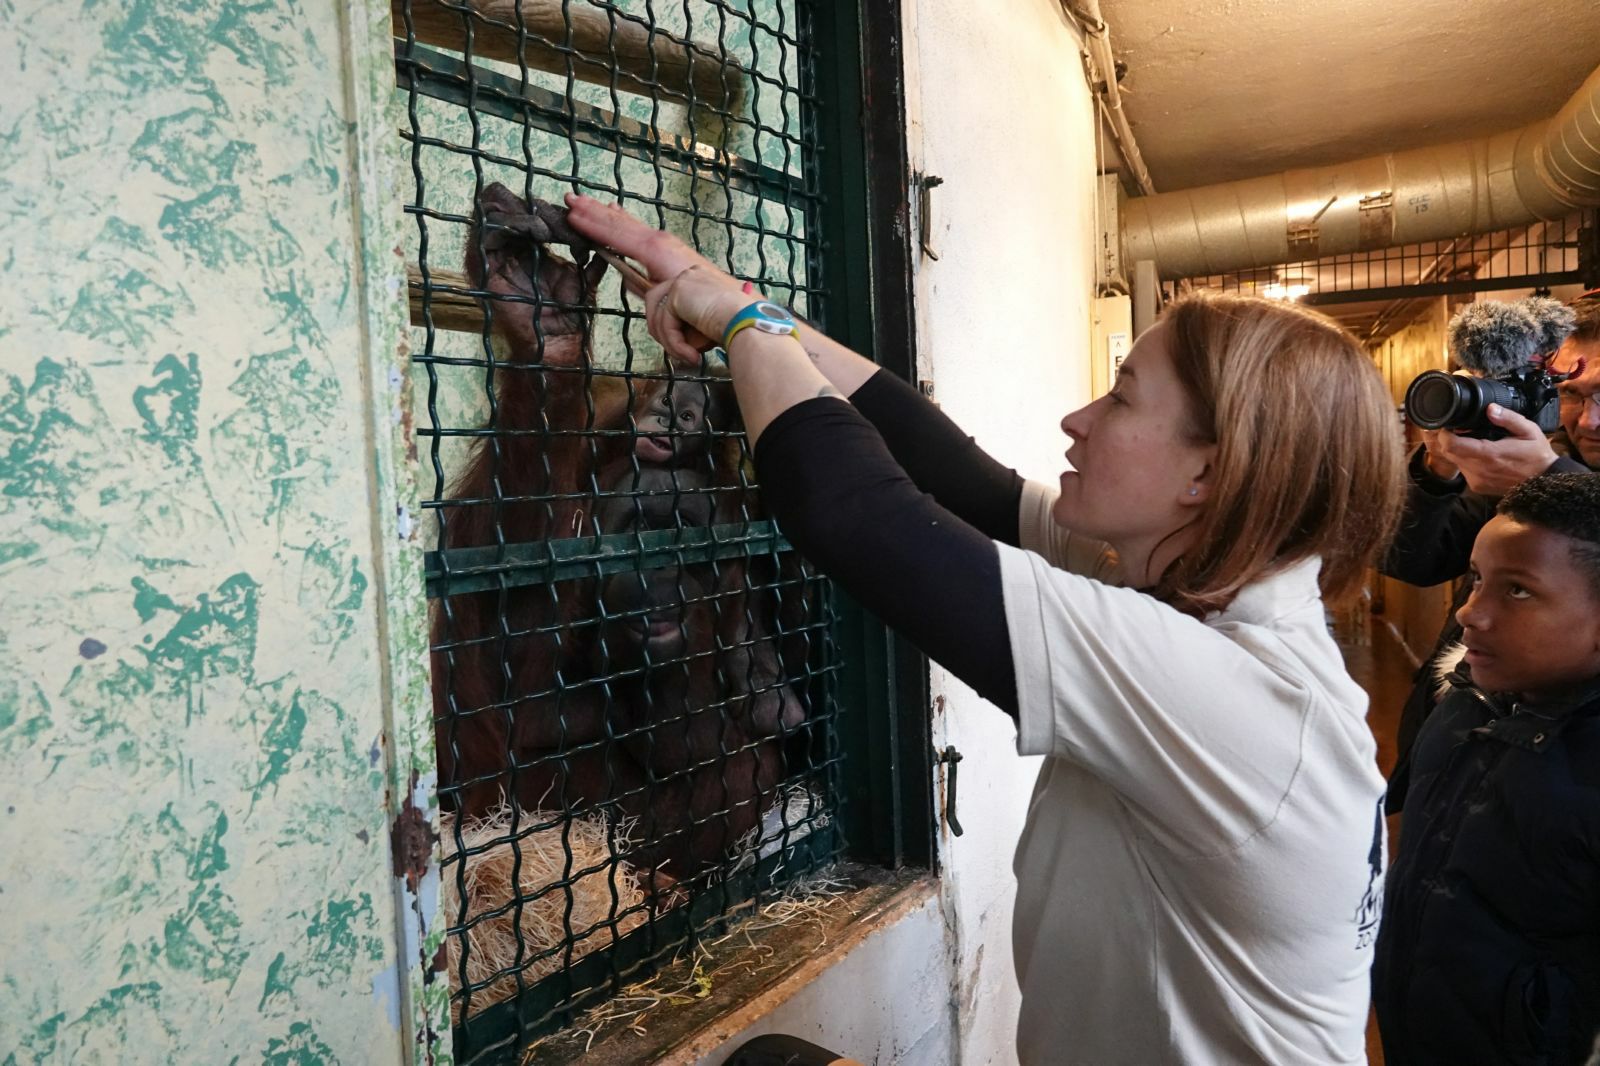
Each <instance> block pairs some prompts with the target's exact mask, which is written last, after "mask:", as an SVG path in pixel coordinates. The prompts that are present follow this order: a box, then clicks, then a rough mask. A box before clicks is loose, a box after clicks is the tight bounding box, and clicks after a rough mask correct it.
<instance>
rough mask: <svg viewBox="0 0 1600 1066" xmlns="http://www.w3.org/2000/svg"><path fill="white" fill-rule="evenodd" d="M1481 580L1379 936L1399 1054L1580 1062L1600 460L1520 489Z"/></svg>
mask: <svg viewBox="0 0 1600 1066" xmlns="http://www.w3.org/2000/svg"><path fill="white" fill-rule="evenodd" d="M1471 578H1472V590H1471V594H1470V595H1469V596H1468V598H1467V601H1466V603H1465V604H1464V605H1463V606H1462V608H1461V610H1460V611H1459V612H1458V613H1457V618H1458V620H1459V621H1460V623H1461V626H1462V646H1463V651H1462V654H1460V655H1458V656H1455V657H1452V658H1451V659H1450V660H1448V661H1447V665H1446V666H1445V668H1444V670H1442V671H1441V672H1442V673H1443V674H1444V675H1445V676H1443V677H1441V679H1440V682H1441V688H1442V694H1441V696H1440V699H1439V703H1438V705H1437V707H1436V708H1435V710H1434V712H1433V714H1432V715H1431V716H1430V717H1429V718H1428V720H1427V722H1426V723H1425V724H1424V726H1423V728H1422V731H1421V733H1420V734H1419V735H1418V737H1417V742H1416V747H1415V748H1414V750H1413V753H1412V770H1411V780H1410V785H1409V789H1408V792H1407V795H1406V799H1405V820H1404V822H1403V824H1402V828H1401V832H1400V848H1399V854H1398V856H1397V857H1396V860H1395V864H1394V867H1393V869H1392V870H1391V871H1390V874H1389V881H1388V891H1387V899H1386V901H1385V904H1384V911H1383V924H1382V927H1381V929H1380V931H1379V934H1378V945H1377V956H1376V959H1375V962H1374V966H1373V999H1374V1003H1375V1005H1376V1007H1377V1011H1378V1024H1379V1028H1380V1030H1381V1032H1382V1036H1383V1050H1384V1058H1385V1061H1386V1062H1387V1063H1388V1066H1410V1064H1435V1063H1438V1064H1449V1066H1471V1064H1475V1063H1483V1064H1489V1063H1493V1064H1495V1066H1504V1064H1514V1063H1527V1064H1534V1063H1538V1064H1552V1066H1554V1064H1568V1063H1579V1064H1581V1063H1583V1062H1584V1061H1585V1060H1586V1059H1587V1057H1588V1055H1589V1053H1590V1050H1591V1049H1592V1048H1593V1046H1594V1042H1595V1038H1596V1033H1597V1030H1600V474H1545V475H1542V476H1539V477H1534V478H1530V479H1529V480H1527V481H1525V482H1523V483H1522V484H1521V485H1519V486H1518V487H1517V488H1515V489H1513V490H1512V491H1511V492H1510V493H1508V494H1507V495H1506V496H1505V497H1504V499H1502V500H1501V502H1500V506H1499V508H1498V511H1497V514H1496V516H1495V517H1494V518H1493V519H1492V520H1491V521H1490V522H1489V523H1488V524H1487V525H1485V526H1484V527H1483V530H1482V532H1480V533H1479V534H1478V538H1477V541H1476V543H1475V544H1474V546H1473V549H1472V569H1471Z"/></svg>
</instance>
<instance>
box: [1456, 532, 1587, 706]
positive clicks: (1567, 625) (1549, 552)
mask: <svg viewBox="0 0 1600 1066" xmlns="http://www.w3.org/2000/svg"><path fill="white" fill-rule="evenodd" d="M1575 544H1576V542H1575V541H1574V540H1573V539H1572V538H1571V537H1568V536H1566V535H1565V534H1562V533H1557V532H1555V531H1553V530H1550V529H1546V528H1544V527H1543V526H1534V525H1527V524H1525V523H1522V522H1518V521H1517V520H1516V519H1513V518H1509V517H1507V516H1505V515H1496V516H1495V517H1494V519H1493V520H1492V521H1491V522H1490V523H1489V524H1488V525H1486V526H1484V527H1483V529H1482V530H1481V531H1480V532H1479V533H1478V539H1477V542H1476V543H1474V544H1473V546H1472V571H1471V580H1472V594H1471V595H1470V596H1469V597H1468V598H1467V602H1466V603H1465V604H1463V605H1462V607H1461V609H1460V610H1459V611H1457V612H1456V620H1457V621H1459V622H1460V623H1461V625H1462V628H1463V633H1462V635H1461V641H1462V643H1463V644H1465V645H1466V648H1467V655H1466V663H1467V665H1468V666H1469V667H1471V669H1472V679H1473V681H1475V682H1477V684H1478V685H1479V686H1480V687H1481V688H1484V689H1487V690H1489V691H1491V692H1515V693H1519V694H1521V695H1523V696H1526V697H1532V698H1535V699H1537V698H1538V697H1540V696H1543V695H1554V694H1556V693H1559V692H1560V691H1561V690H1563V689H1566V688H1570V687H1571V686H1573V685H1577V684H1581V683H1583V682H1585V681H1588V680H1589V679H1591V678H1593V677H1596V676H1600V593H1597V592H1596V591H1595V589H1594V587H1593V585H1592V584H1591V582H1590V580H1589V577H1588V575H1587V574H1586V573H1585V572H1584V571H1583V569H1582V568H1581V567H1580V566H1579V565H1578V563H1577V560H1576V559H1575V558H1574V557H1573V548H1574V546H1575Z"/></svg>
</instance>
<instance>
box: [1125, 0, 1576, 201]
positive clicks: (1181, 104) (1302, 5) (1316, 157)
mask: <svg viewBox="0 0 1600 1066" xmlns="http://www.w3.org/2000/svg"><path fill="white" fill-rule="evenodd" d="M1100 7H1101V12H1102V14H1103V15H1104V17H1105V20H1106V22H1107V24H1108V25H1109V26H1110V29H1111V41H1112V45H1113V47H1114V48H1115V50H1116V55H1117V58H1118V59H1120V60H1122V61H1124V62H1126V63H1127V65H1128V73H1127V75H1126V77H1124V79H1123V81H1122V90H1123V106H1124V107H1125V109H1126V111H1127V114H1128V117H1129V119H1130V121H1131V122H1132V124H1133V129H1134V135H1135V137H1136V138H1137V139H1138V143H1139V148H1140V150H1141V151H1142V152H1143V154H1144V158H1145V161H1146V163H1147V164H1148V166H1149V169H1150V174H1151V177H1152V178H1153V179H1154V181H1155V185H1156V188H1157V189H1159V190H1161V191H1162V192H1169V191H1172V190H1176V189H1184V188H1190V187H1193V186H1197V185H1207V184H1211V183H1212V182H1218V181H1229V180H1232V179H1235V178H1246V177H1254V176H1257V175H1263V174H1272V173H1275V172H1277V171H1280V170H1285V169H1289V168H1293V167H1306V166H1320V165H1324V164H1329V163H1337V162H1339V161H1341V160H1347V159H1356V158H1360V157H1362V156H1368V155H1375V154H1378V153H1381V152H1385V151H1390V150H1398V149H1405V148H1414V147H1419V146H1422V145H1427V144H1437V143H1443V142H1447V141H1454V140H1459V139H1461V138H1465V137H1475V136H1480V135H1483V134H1490V133H1498V132H1500V131H1502V130H1507V129H1511V128H1513V127H1516V126H1520V125H1522V124H1523V123H1526V122H1530V121H1532V120H1534V119H1538V118H1544V117H1547V116H1549V115H1551V114H1554V113H1555V111H1556V110H1557V109H1558V108H1560V107H1561V105H1562V104H1563V103H1565V102H1566V100H1567V98H1568V97H1569V96H1571V95H1572V92H1573V91H1574V90H1575V89H1576V88H1577V87H1578V86H1579V84H1581V83H1582V82H1583V80H1584V78H1585V77H1587V76H1588V74H1589V73H1590V71H1592V70H1594V69H1595V67H1596V66H1600V0H1100Z"/></svg>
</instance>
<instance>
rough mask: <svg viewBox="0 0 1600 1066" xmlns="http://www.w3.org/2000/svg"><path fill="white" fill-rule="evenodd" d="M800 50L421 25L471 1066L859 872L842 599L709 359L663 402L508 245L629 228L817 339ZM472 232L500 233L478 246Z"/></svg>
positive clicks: (420, 325)
mask: <svg viewBox="0 0 1600 1066" xmlns="http://www.w3.org/2000/svg"><path fill="white" fill-rule="evenodd" d="M810 21H811V11H810V8H809V6H808V5H807V4H805V3H802V2H798V0H745V2H741V3H733V2H722V0H682V2H680V3H673V4H666V3H652V2H645V0H630V2H627V3H618V4H611V3H602V2H598V0H521V2H520V3H519V2H514V0H473V2H470V3H454V2H449V0H398V2H397V3H396V6H395V37H396V40H395V55H396V75H397V83H398V86H399V90H400V92H401V93H402V94H403V96H404V98H405V101H406V110H407V120H406V125H405V126H404V128H402V130H401V131H400V135H401V137H402V138H403V140H404V143H405V145H406V147H407V148H408V150H409V152H410V160H411V174H412V188H411V191H410V196H409V202H408V203H407V205H406V210H407V212H408V213H409V214H410V216H411V217H412V218H413V219H414V220H415V222H416V227H415V233H414V236H413V238H412V242H411V245H410V247H409V248H408V249H407V250H406V251H407V255H408V259H409V261H410V263H411V264H412V270H411V275H412V285H411V296H412V320H413V326H414V331H413V332H414V335H413V352H414V353H415V354H414V358H413V373H414V376H415V381H414V383H413V384H414V385H415V394H416V396H417V397H418V401H419V402H418V405H417V406H418V408H419V410H418V411H417V412H416V417H417V421H418V426H417V430H416V432H417V437H418V439H419V442H420V445H421V446H422V447H423V448H425V449H426V455H425V456H422V457H421V460H422V462H423V463H424V464H425V470H426V471H428V472H430V473H431V478H430V479H427V481H428V482H429V484H428V496H429V498H428V499H427V500H425V502H424V508H425V510H426V512H427V516H428V519H429V521H428V522H427V533H428V535H429V537H430V539H431V543H430V548H431V550H430V552H429V554H428V560H427V576H428V590H429V595H430V598H431V604H432V608H433V633H432V644H431V646H432V655H433V676H434V694H435V707H434V712H435V719H436V737H437V741H438V747H439V764H440V765H439V769H440V776H439V781H438V793H439V797H440V801H441V806H442V808H443V809H444V811H445V812H446V817H445V829H444V834H445V840H444V842H443V843H444V847H443V850H444V854H445V856H446V858H445V862H444V865H443V870H442V877H443V882H444V898H445V913H444V921H445V922H446V941H447V951H446V958H445V959H444V960H443V961H444V963H445V966H446V971H447V972H446V973H443V974H438V975H435V976H434V977H433V979H448V980H449V981H450V982H451V988H452V1005H453V1011H454V1016H455V1021H456V1033H455V1050H456V1057H457V1060H458V1061H461V1062H475V1061H488V1060H490V1059H495V1058H501V1057H504V1056H505V1055H506V1054H507V1053H508V1052H510V1051H515V1049H517V1048H519V1047H521V1046H523V1045H524V1044H526V1043H527V1042H528V1041H529V1040H530V1039H532V1038H534V1037H536V1036H538V1035H541V1034H543V1033H546V1032H549V1031H551V1030H552V1029H554V1028H557V1027H559V1026H561V1025H563V1024H565V1023H566V1022H568V1021H570V1020H571V1018H572V1017H573V1016H574V1015H575V1013H576V1012H577V1011H579V1010H582V1009H584V1008H586V1007H588V1006H590V1005H592V1004H594V1003H597V1002H599V1001H600V1000H602V999H604V998H605V997H608V996H611V995H614V994H615V993H616V992H617V991H618V990H620V989H621V988H623V987H624V986H625V985H627V984H628V983H629V982H631V981H633V980H637V979H639V978H641V977H643V976H645V975H646V974H647V973H648V972H649V971H650V969H651V968H652V967H653V966H655V965H657V964H658V963H660V962H663V961H665V960H667V959H669V958H671V957H673V956H674V955H675V954H676V953H678V952H679V951H680V950H681V949H683V948H684V946H685V945H688V944H692V943H693V941H694V940H695V939H696V938H697V937H699V936H703V935H705V934H706V933H707V932H708V931H709V930H711V929H713V928H714V927H715V926H716V925H717V924H718V922H719V921H721V920H722V919H723V917H724V916H725V915H727V914H728V913H729V912H730V911H731V910H733V909H734V908H735V907H736V906H737V905H739V904H742V903H745V902H748V901H750V900H752V899H756V900H759V899H760V898H761V897H762V896H763V895H765V894H769V893H774V892H777V891H781V890H782V888H783V887H784V886H785V885H786V884H788V883H790V882H792V881H794V880H796V879H800V878H803V877H806V876H807V875H809V874H811V873H813V872H815V871H816V870H817V869H818V868H820V867H822V866H824V865H826V864H828V863H831V862H832V861H834V860H835V859H836V858H838V857H839V855H840V853H841V851H842V847H843V844H842V840H841V836H840V831H839V820H838V818H837V817H836V814H837V812H836V810H835V809H834V804H835V799H834V797H836V796H837V795H838V793H839V788H838V773H839V765H840V760H841V753H840V751H839V746H838V740H837V736H836V731H835V719H836V715H837V712H836V706H837V701H836V699H835V692H836V688H837V674H838V671H839V662H838V654H837V650H836V648H835V646H834V643H833V639H832V636H831V633H832V627H833V625H834V623H835V621H836V616H835V606H834V602H833V599H832V593H831V591H830V589H829V587H828V585H827V583H826V582H825V581H824V580H823V579H821V578H820V577H819V576H818V575H817V574H816V573H815V572H814V571H812V570H811V569H810V568H809V567H808V566H807V565H806V563H805V562H804V560H802V559H801V558H799V557H798V556H797V555H795V554H794V553H793V552H792V551H791V550H790V549H789V546H788V544H787V543H786V542H785V541H784V540H783V537H782V532H781V530H779V529H778V528H776V526H775V525H774V523H772V522H771V521H770V519H769V518H768V516H767V514H766V512H765V511H764V510H763V508H762V506H761V501H760V493H759V488H758V486H757V485H756V484H755V483H754V480H753V466H752V463H751V457H750V454H749V449H748V445H747V443H746V441H745V438H744V435H743V433H742V431H741V430H740V429H739V427H738V425H737V423H736V422H734V421H732V420H731V419H730V417H729V415H730V411H729V410H727V408H728V407H730V406H731V405H729V404H728V403H727V395H726V394H727V392H728V386H727V382H726V379H725V377H724V375H723V374H722V373H721V368H720V366H719V365H718V363H717V360H716V359H715V358H714V357H713V358H709V359H708V360H707V363H706V365H705V366H703V367H702V368H700V369H699V370H697V371H694V372H683V371H673V370H670V369H669V368H668V367H666V366H665V365H664V363H663V360H662V358H661V353H660V351H659V349H658V348H657V347H656V346H655V344H654V343H653V342H652V341H651V340H650V338H649V337H648V335H647V333H646V331H645V329H644V321H643V315H642V308H641V306H640V304H639V302H638V300H637V299H636V298H635V297H633V296H631V295H629V294H627V293H625V292H624V291H623V290H622V288H621V286H620V284H619V281H618V279H617V277H616V274H615V272H614V271H607V272H606V273H605V274H604V275H602V276H600V277H599V279H598V281H597V282H595V281H593V280H592V278H591V277H586V276H585V275H584V273H583V272H582V270H581V269H580V264H579V263H578V262H569V260H581V259H582V253H581V251H574V250H573V249H571V248H568V247H563V246H560V245H559V244H554V243H552V244H540V243H539V242H538V241H537V240H536V239H535V238H534V237H533V236H530V233H531V232H532V230H530V229H529V228H528V227H527V226H522V227H521V228H519V224H517V223H512V224H505V219H507V218H510V217H513V216H515V217H518V218H520V217H522V216H520V215H518V214H517V213H518V211H527V212H531V211H532V210H533V209H532V207H531V206H530V205H532V203H533V201H534V200H535V198H537V199H539V200H544V201H548V202H551V203H556V204H559V203H560V198H561V194H562V193H563V192H565V191H569V190H573V191H581V192H586V193H589V194H590V195H594V196H597V197H601V198H606V199H612V200H619V201H621V202H622V203H623V204H624V205H625V206H626V207H627V209H628V210H630V211H632V212H634V213H635V214H637V215H638V216H639V217H641V218H643V219H645V220H647V221H649V222H651V223H652V224H654V225H656V226H659V227H661V228H665V229H668V230H670V231H672V232H674V233H676V234H678V235H679V236H681V237H682V238H683V239H684V240H686V241H687V242H688V243H690V244H691V245H693V246H694V247H695V248H697V249H699V250H700V251H701V253H702V254H704V255H706V256H707V257H708V258H710V259H712V261H713V262H716V263H718V264H719V265H720V266H722V267H723V269H725V270H727V271H728V272H729V273H730V274H733V275H735V276H737V277H741V278H747V279H750V280H752V281H754V282H755V283H756V285H757V286H758V287H760V288H761V289H762V290H763V291H764V292H766V293H767V294H768V295H770V296H771V297H772V298H774V299H777V300H780V301H784V302H787V303H789V304H791V305H792V306H794V307H795V308H796V309H797V310H798V311H801V312H802V313H807V312H808V310H809V309H810V308H813V307H815V308H817V309H818V310H820V306H821V301H820V299H817V298H818V297H820V296H821V294H822V290H821V289H820V288H819V286H820V284H821V279H820V278H819V277H818V271H817V263H818V261H819V258H820V256H819V246H818V242H819V240H820V234H821V232H822V229H823V226H824V223H825V218H824V214H823V211H822V204H821V197H820V196H819V194H818V193H817V179H816V173H815V163H816V158H815V157H816V135H815V124H814V118H813V113H814V109H815V107H816V106H817V105H818V96H817V87H816V86H815V84H814V80H815V79H814V57H813V55H812V51H811V47H810V44H809V43H808V42H809V41H810V39H811V35H810V33H809V27H810ZM497 185H499V186H503V189H496V186H497ZM480 205H483V207H485V208H496V207H498V208H502V209H504V210H501V211H499V213H498V214H495V213H493V212H491V213H490V214H487V215H483V216H482V220H481V221H480V222H479V223H478V224H477V225H475V219H477V218H479V217H480ZM469 260H473V261H474V262H476V263H479V264H487V265H486V266H480V267H479V268H478V269H477V270H476V272H474V269H471V268H470V264H469V268H467V269H464V265H463V264H467V263H468V262H469ZM498 268H504V270H505V271H506V272H508V276H514V277H515V278H517V279H520V280H521V281H522V282H525V283H526V284H525V286H524V288H523V289H521V290H516V291H513V289H514V288H515V287H513V289H508V288H507V287H506V286H504V285H497V284H496V283H495V282H494V281H493V280H492V275H493V273H494V270H495V269H498ZM474 278H476V279H477V280H474ZM518 324H521V325H522V326H527V327H529V328H531V333H529V332H528V331H527V330H524V332H523V333H522V334H521V336H523V337H524V342H522V343H520V344H519V343H512V342H510V341H509V340H508V338H509V337H511V336H512V335H513V334H515V333H516V327H517V325H518ZM528 336H531V337H532V338H533V339H532V340H531V341H527V340H526V337H528ZM719 407H720V408H721V409H719ZM702 409H704V410H702ZM697 411H699V412H700V415H696V412H697ZM707 413H709V414H711V416H712V417H710V418H709V419H705V418H703V417H701V416H703V415H705V414H707ZM697 419H698V421H697ZM641 439H642V440H643V441H644V442H645V443H640V441H641Z"/></svg>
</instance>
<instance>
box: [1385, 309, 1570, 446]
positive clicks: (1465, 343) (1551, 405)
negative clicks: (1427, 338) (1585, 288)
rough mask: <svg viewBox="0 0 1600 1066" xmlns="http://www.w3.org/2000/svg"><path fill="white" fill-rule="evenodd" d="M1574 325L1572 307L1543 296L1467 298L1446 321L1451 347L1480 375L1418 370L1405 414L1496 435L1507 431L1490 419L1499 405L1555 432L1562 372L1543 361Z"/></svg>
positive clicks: (1466, 433) (1433, 424)
mask: <svg viewBox="0 0 1600 1066" xmlns="http://www.w3.org/2000/svg"><path fill="white" fill-rule="evenodd" d="M1576 324H1577V316H1576V315H1575V314H1574V313H1573V311H1572V309H1571V308H1568V307H1563V306H1562V305H1561V304H1560V303H1558V302H1557V301H1555V300H1552V299H1550V298H1549V297H1544V296H1531V297H1529V298H1527V299H1525V300H1517V301H1516V302H1514V303H1500V302H1497V301H1485V302H1483V303H1473V304H1468V305H1467V306H1466V307H1463V308H1462V309H1461V310H1460V311H1458V312H1457V313H1456V315H1455V317H1454V318H1452V319H1451V320H1450V326H1449V330H1448V332H1449V344H1450V352H1451V354H1452V355H1454V356H1455V358H1456V362H1458V363H1460V364H1461V366H1462V367H1463V368H1464V369H1466V370H1470V371H1472V372H1473V373H1474V374H1476V375H1478V376H1476V377H1466V376H1464V375H1461V374H1446V373H1445V372H1444V371H1442V370H1425V371H1423V372H1422V373H1421V374H1418V375H1417V378H1416V380H1415V381H1413V382H1412V383H1411V384H1410V385H1409V386H1407V387H1406V399H1405V411H1406V417H1407V418H1409V419H1411V421H1412V422H1413V423H1415V424H1416V425H1418V426H1421V427H1422V428H1423V429H1448V430H1450V431H1451V432H1453V433H1458V434H1460V435H1461V436H1463V437H1477V438H1479V439H1480V440H1499V439H1500V438H1501V437H1504V436H1505V435H1506V433H1505V430H1503V429H1501V428H1500V427H1499V426H1497V425H1495V424H1494V423H1493V422H1490V421H1489V405H1490V404H1492V403H1497V404H1499V405H1500V406H1501V407H1504V408H1505V409H1506V410H1508V411H1515V412H1516V413H1517V414H1519V415H1521V416H1522V417H1523V418H1526V419H1527V420H1528V421H1530V422H1533V423H1534V424H1535V425H1537V426H1538V427H1539V429H1540V431H1541V432H1544V433H1554V432H1555V431H1556V430H1557V429H1559V428H1560V427H1561V400H1560V396H1559V394H1558V392H1557V389H1556V386H1557V385H1559V384H1560V383H1561V382H1563V381H1565V380H1566V378H1567V375H1565V374H1555V373H1552V372H1551V371H1550V370H1549V369H1548V367H1546V365H1545V363H1546V361H1547V360H1548V358H1549V357H1550V355H1551V354H1552V353H1553V352H1554V351H1555V350H1556V349H1557V348H1559V347H1560V346H1561V343H1562V342H1563V341H1565V340H1566V339H1567V337H1568V336H1570V335H1571V333H1572V330H1573V327H1574V326H1575V325H1576Z"/></svg>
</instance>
